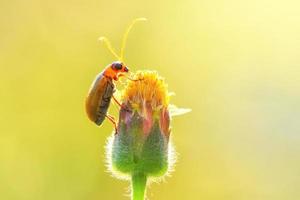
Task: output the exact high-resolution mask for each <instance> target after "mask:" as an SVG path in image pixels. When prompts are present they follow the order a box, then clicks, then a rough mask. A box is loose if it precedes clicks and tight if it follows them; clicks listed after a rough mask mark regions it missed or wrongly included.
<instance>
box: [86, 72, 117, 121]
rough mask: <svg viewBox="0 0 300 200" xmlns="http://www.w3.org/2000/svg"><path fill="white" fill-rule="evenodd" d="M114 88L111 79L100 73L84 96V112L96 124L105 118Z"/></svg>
mask: <svg viewBox="0 0 300 200" xmlns="http://www.w3.org/2000/svg"><path fill="white" fill-rule="evenodd" d="M114 88H115V86H114V84H113V82H112V80H111V79H110V78H107V77H106V76H103V74H102V73H100V74H98V75H97V77H96V79H95V80H94V82H93V84H92V86H91V88H90V91H89V94H88V96H87V98H86V112H87V115H88V117H89V119H90V120H91V121H93V122H95V123H96V124H97V125H101V124H102V123H103V121H104V119H105V116H106V114H107V110H108V107H109V104H110V101H111V97H112V95H113V93H114Z"/></svg>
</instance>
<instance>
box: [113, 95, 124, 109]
mask: <svg viewBox="0 0 300 200" xmlns="http://www.w3.org/2000/svg"><path fill="white" fill-rule="evenodd" d="M112 98H113V100H114V101H115V102H116V103H117V104H118V105H119V106H120V107H122V104H121V103H120V102H119V101H118V100H117V99H116V97H115V96H114V95H112Z"/></svg>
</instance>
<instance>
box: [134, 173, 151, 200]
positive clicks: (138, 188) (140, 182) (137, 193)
mask: <svg viewBox="0 0 300 200" xmlns="http://www.w3.org/2000/svg"><path fill="white" fill-rule="evenodd" d="M146 184H147V176H146V175H145V174H144V173H133V175H132V177H131V191H132V192H131V195H132V197H131V199H132V200H144V198H145V191H146Z"/></svg>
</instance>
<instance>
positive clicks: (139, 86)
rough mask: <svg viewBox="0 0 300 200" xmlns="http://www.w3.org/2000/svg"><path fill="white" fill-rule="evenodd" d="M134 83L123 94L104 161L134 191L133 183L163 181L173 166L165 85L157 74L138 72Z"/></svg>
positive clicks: (169, 106) (131, 82)
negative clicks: (117, 119) (114, 132)
mask: <svg viewBox="0 0 300 200" xmlns="http://www.w3.org/2000/svg"><path fill="white" fill-rule="evenodd" d="M133 79H134V80H130V81H128V83H127V85H126V87H125V89H124V90H123V93H122V107H121V110H120V114H119V122H118V132H117V133H116V134H114V135H113V136H112V137H111V139H110V140H109V144H108V148H107V150H108V156H107V158H108V163H109V166H110V169H111V170H112V172H113V174H115V175H117V176H118V177H121V178H127V179H129V178H131V180H132V184H133V188H134V185H135V182H136V181H138V182H139V181H141V180H142V181H144V183H143V184H144V185H145V184H146V181H147V178H149V177H150V178H155V177H162V176H163V175H165V174H166V173H167V172H168V170H169V169H170V168H171V167H172V164H173V163H174V162H173V161H174V157H173V155H174V153H172V152H173V148H172V145H171V143H169V138H170V137H169V136H170V111H172V110H174V106H172V105H169V93H168V89H167V85H166V83H165V82H164V79H163V78H162V77H160V76H159V75H158V74H157V73H156V72H152V71H140V72H137V73H136V74H135V75H134V77H133ZM170 108H171V109H170ZM175 110H176V108H175ZM177 111H178V109H177ZM177 114H178V113H177ZM138 185H141V184H138Z"/></svg>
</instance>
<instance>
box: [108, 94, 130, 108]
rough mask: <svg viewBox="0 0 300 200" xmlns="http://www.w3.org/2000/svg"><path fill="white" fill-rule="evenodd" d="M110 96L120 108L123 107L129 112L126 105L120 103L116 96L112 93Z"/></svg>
mask: <svg viewBox="0 0 300 200" xmlns="http://www.w3.org/2000/svg"><path fill="white" fill-rule="evenodd" d="M112 98H113V100H114V101H115V102H116V103H117V104H118V106H120V108H123V109H124V110H126V111H127V112H130V110H129V109H128V108H127V107H126V106H124V105H122V104H121V103H120V102H119V101H118V99H116V97H115V96H114V95H112Z"/></svg>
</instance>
